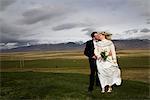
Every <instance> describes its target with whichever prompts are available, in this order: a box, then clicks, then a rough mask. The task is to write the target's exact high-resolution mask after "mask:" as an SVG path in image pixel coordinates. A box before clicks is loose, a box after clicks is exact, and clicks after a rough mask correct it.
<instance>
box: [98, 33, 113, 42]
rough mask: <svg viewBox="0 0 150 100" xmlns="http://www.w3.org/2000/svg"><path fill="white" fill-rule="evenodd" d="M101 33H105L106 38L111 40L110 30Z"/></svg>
mask: <svg viewBox="0 0 150 100" xmlns="http://www.w3.org/2000/svg"><path fill="white" fill-rule="evenodd" d="M99 34H102V35H105V38H106V39H107V40H111V35H112V34H110V33H108V32H105V31H104V32H99Z"/></svg>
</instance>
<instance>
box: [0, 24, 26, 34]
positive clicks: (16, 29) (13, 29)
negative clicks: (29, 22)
mask: <svg viewBox="0 0 150 100" xmlns="http://www.w3.org/2000/svg"><path fill="white" fill-rule="evenodd" d="M26 31H27V30H26V29H24V28H23V27H20V26H17V25H15V24H11V23H7V22H4V21H1V30H0V33H2V34H9V35H15V34H16V35H17V34H20V33H25V32H26Z"/></svg>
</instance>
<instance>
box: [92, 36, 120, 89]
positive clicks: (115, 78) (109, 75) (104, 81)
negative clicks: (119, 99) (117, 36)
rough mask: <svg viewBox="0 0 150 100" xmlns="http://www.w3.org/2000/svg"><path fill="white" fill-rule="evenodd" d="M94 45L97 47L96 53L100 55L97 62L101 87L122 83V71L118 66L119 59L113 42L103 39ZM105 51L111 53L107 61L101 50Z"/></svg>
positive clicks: (107, 53)
mask: <svg viewBox="0 0 150 100" xmlns="http://www.w3.org/2000/svg"><path fill="white" fill-rule="evenodd" d="M94 47H95V51H94V53H95V55H96V56H97V57H98V60H97V61H96V63H97V69H98V77H99V80H100V83H101V88H102V89H104V87H105V86H106V85H109V86H112V85H113V84H116V85H120V84H121V72H120V69H119V67H118V64H117V63H115V62H117V60H116V52H115V47H114V44H113V42H112V41H110V40H107V39H105V40H102V41H98V42H94ZM103 51H105V52H106V55H109V54H110V55H109V56H108V57H107V59H106V60H105V61H104V60H103V59H102V58H101V52H103Z"/></svg>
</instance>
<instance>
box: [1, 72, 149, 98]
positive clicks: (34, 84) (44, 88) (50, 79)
mask: <svg viewBox="0 0 150 100" xmlns="http://www.w3.org/2000/svg"><path fill="white" fill-rule="evenodd" d="M88 84H89V76H88V75H82V74H69V73H68V74H66V73H65V74H62V73H59V74H58V73H42V72H2V73H1V92H0V96H1V97H0V99H1V100H20V99H32V100H108V99H109V100H148V99H150V98H149V84H148V83H143V82H139V81H129V80H123V83H122V85H121V86H119V87H113V92H112V93H105V94H101V93H100V88H99V87H95V89H94V91H93V93H92V94H88V93H87V88H88Z"/></svg>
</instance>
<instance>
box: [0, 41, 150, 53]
mask: <svg viewBox="0 0 150 100" xmlns="http://www.w3.org/2000/svg"><path fill="white" fill-rule="evenodd" d="M113 42H114V44H115V46H116V49H117V50H120V49H121V50H122V49H125V50H128V49H150V40H113ZM84 48H85V43H82V44H81V43H74V42H68V43H59V44H39V45H31V46H24V47H17V48H13V49H5V50H1V52H26V51H61V50H84Z"/></svg>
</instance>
